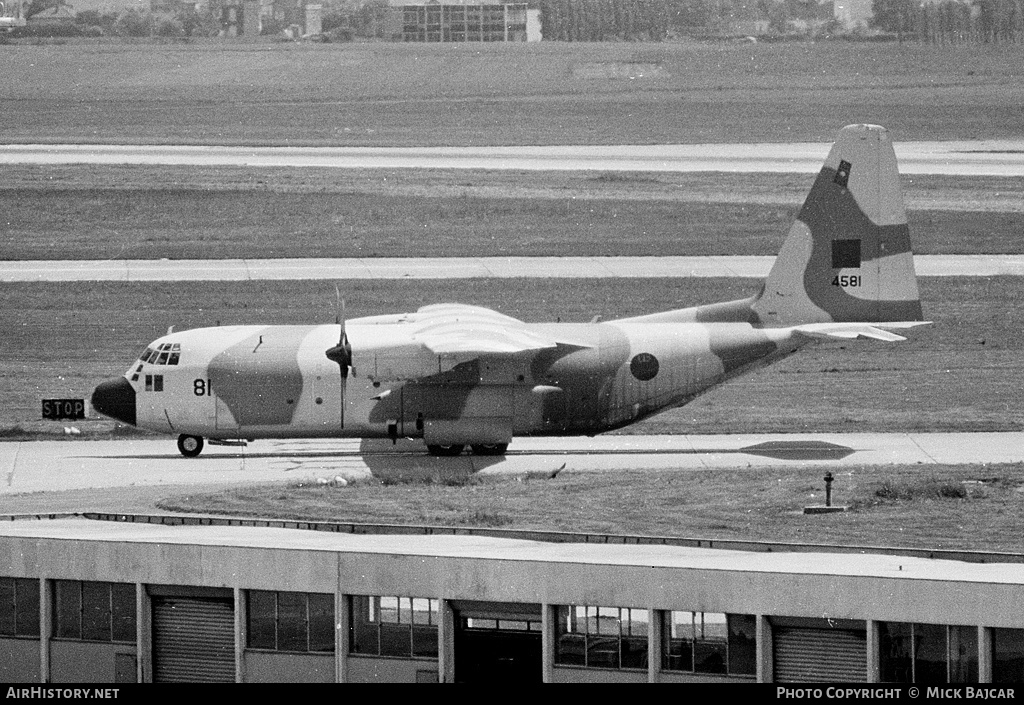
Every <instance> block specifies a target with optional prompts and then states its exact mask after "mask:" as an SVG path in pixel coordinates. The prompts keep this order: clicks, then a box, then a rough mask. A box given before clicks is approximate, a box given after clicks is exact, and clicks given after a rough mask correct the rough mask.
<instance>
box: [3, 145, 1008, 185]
mask: <svg viewBox="0 0 1024 705" xmlns="http://www.w3.org/2000/svg"><path fill="white" fill-rule="evenodd" d="M893 146H894V149H895V151H896V158H897V159H898V160H899V164H900V172H901V173H903V174H951V175H960V176H1019V175H1020V174H1022V173H1024V140H963V141H957V142H904V141H897V142H895V143H894V145H893ZM830 147H831V143H818V142H797V143H790V144H785V143H772V144H765V143H761V144H668V145H639V146H638V145H609V146H590V145H570V146H549V147H406V148H400V147H378V148H369V147H222V146H205V147H203V146H178V145H171V146H152V145H56V144H54V145H50V144H26V145H0V164H162V165H172V164H188V165H220V166H255V167H282V166H283V167H330V168H350V169H351V168H388V169H395V168H398V169H402V168H418V169H427V168H429V169H517V170H526V171H532V170H600V171H652V172H653V171H661V172H688V171H690V172H692V171H725V172H748V173H754V172H775V173H808V174H813V173H816V172H817V171H818V170H819V169H821V164H822V162H823V161H824V160H825V156H826V155H827V154H828V150H829V148H830Z"/></svg>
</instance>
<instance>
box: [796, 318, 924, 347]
mask: <svg viewBox="0 0 1024 705" xmlns="http://www.w3.org/2000/svg"><path fill="white" fill-rule="evenodd" d="M929 323H931V321H892V322H886V323H806V324H804V325H802V326H794V327H793V330H794V331H795V332H797V333H802V334H803V335H806V336H807V337H809V338H834V339H839V340H853V339H854V338H873V339H874V340H884V341H887V342H890V343H892V342H896V341H900V340H906V338H904V337H903V336H902V335H896V334H895V333H892V332H890V330H889V329H892V328H912V327H914V326H923V325H928V324H929Z"/></svg>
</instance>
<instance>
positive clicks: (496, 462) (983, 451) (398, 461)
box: [0, 432, 1024, 496]
mask: <svg viewBox="0 0 1024 705" xmlns="http://www.w3.org/2000/svg"><path fill="white" fill-rule="evenodd" d="M1022 461H1024V432H1020V433H909V434H908V433H896V434H879V433H854V434H799V435H783V434H746V435H680V436H614V435H609V436H598V437H596V438H516V439H514V440H513V442H512V444H511V445H510V446H509V450H508V454H507V455H506V456H504V457H477V456H472V455H468V454H467V455H463V456H461V457H458V458H435V457H432V456H429V455H427V454H426V453H425V452H424V449H423V446H422V444H421V443H419V442H413V441H402V442H400V443H399V445H398V446H393V445H392V444H391V442H390V441H386V440H382V441H380V440H375V441H359V440H263V441H256V442H254V443H251V444H249V446H248V447H246V448H235V447H207V449H206V450H204V451H203V454H202V455H201V456H199V457H198V458H192V459H190V458H184V457H182V456H181V455H179V454H178V452H177V449H176V447H175V443H174V440H173V439H172V438H169V437H168V438H160V439H145V440H119V441H25V442H8V443H0V496H4V495H8V496H10V495H18V494H25V493H53V492H62V491H67V490H87V489H95V488H126V489H127V488H138V487H144V486H150V487H159V486H162V485H166V486H186V487H197V488H199V487H202V486H208V485H217V484H226V483H232V484H237V485H245V484H249V483H259V482H310V483H318V482H319V483H324V482H331V481H337V478H344V479H345V480H346V481H349V480H354V479H358V478H367V477H369V476H371V475H375V476H377V477H386V476H387V475H388V474H391V475H394V474H401V475H404V476H408V475H409V474H415V473H420V474H424V475H426V476H435V475H437V474H438V473H448V474H450V473H473V472H476V473H480V474H484V475H488V474H511V475H522V476H527V475H531V474H540V475H547V476H550V475H551V474H552V473H562V472H565V473H577V472H626V473H628V472H644V471H648V470H676V471H680V472H701V471H705V470H713V469H731V470H737V469H741V470H742V469H753V468H762V467H806V468H809V469H810V468H815V469H821V470H824V469H832V470H836V471H843V470H850V469H853V468H855V467H857V466H864V465H874V466H877V465H935V464H948V465H963V464H972V463H973V464H981V463H1017V462H1022Z"/></svg>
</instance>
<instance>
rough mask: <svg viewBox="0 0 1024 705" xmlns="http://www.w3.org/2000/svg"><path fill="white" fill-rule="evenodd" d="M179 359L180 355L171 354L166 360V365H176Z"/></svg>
mask: <svg viewBox="0 0 1024 705" xmlns="http://www.w3.org/2000/svg"><path fill="white" fill-rule="evenodd" d="M180 357H181V353H176V352H172V353H171V356H170V357H169V358H167V364H168V365H177V364H178V359H179V358H180Z"/></svg>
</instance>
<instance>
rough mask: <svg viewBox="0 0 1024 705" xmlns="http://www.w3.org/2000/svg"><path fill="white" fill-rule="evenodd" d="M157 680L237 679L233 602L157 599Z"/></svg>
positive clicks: (185, 598)
mask: <svg viewBox="0 0 1024 705" xmlns="http://www.w3.org/2000/svg"><path fill="white" fill-rule="evenodd" d="M153 681H154V682H157V683H173V682H178V683H182V682H184V683H234V682H235V615H234V608H233V606H232V603H231V601H229V600H211V599H198V598H187V597H155V598H153Z"/></svg>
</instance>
